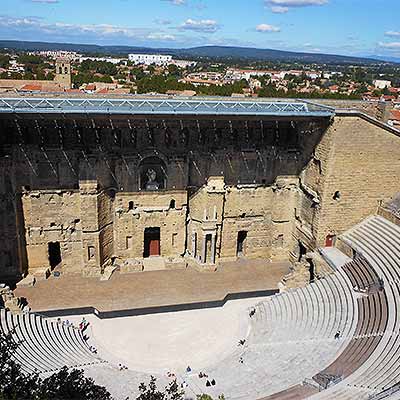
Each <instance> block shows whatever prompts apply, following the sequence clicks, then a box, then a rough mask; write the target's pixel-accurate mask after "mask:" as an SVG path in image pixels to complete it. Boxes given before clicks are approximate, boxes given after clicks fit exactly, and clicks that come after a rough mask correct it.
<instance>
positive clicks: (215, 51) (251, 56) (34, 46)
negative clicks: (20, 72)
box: [0, 40, 384, 64]
mask: <svg viewBox="0 0 400 400" xmlns="http://www.w3.org/2000/svg"><path fill="white" fill-rule="evenodd" d="M0 48H9V49H14V50H26V51H37V50H67V51H77V52H81V53H93V54H110V55H126V54H128V53H156V54H166V53H168V54H171V55H174V56H181V57H193V58H210V59H231V60H237V59H247V60H253V61H255V60H259V61H283V62H301V63H317V64H376V63H382V62H384V61H383V60H382V59H373V58H366V57H364V58H363V57H350V56H342V55H335V54H319V53H302V52H292V51H283V50H273V49H257V48H251V47H232V46H201V47H192V48H187V49H171V48H150V47H136V46H100V45H94V44H73V43H46V42H27V41H17V40H0Z"/></svg>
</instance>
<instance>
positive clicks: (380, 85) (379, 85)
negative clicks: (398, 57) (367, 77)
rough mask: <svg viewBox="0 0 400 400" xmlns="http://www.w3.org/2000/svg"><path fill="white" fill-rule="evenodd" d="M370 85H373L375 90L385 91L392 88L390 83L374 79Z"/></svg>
mask: <svg viewBox="0 0 400 400" xmlns="http://www.w3.org/2000/svg"><path fill="white" fill-rule="evenodd" d="M372 83H373V84H374V86H375V88H376V89H386V88H390V87H391V86H392V82H391V81H385V80H382V79H376V80H374V81H373V82H372Z"/></svg>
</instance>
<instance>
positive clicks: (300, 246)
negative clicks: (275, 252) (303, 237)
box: [297, 240, 307, 261]
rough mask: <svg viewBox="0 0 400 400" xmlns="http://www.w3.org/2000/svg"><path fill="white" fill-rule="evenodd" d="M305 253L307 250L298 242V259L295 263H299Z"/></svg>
mask: <svg viewBox="0 0 400 400" xmlns="http://www.w3.org/2000/svg"><path fill="white" fill-rule="evenodd" d="M306 253H307V248H306V246H304V244H303V243H302V242H301V241H300V240H299V259H298V260H297V261H301V260H302V259H303V257H304V256H305V255H306Z"/></svg>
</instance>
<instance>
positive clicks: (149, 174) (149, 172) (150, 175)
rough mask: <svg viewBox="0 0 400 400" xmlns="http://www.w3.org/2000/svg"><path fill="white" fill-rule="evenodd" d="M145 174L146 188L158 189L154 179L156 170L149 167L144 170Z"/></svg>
mask: <svg viewBox="0 0 400 400" xmlns="http://www.w3.org/2000/svg"><path fill="white" fill-rule="evenodd" d="M146 176H147V183H146V190H158V189H159V188H160V185H159V184H158V182H157V181H156V178H157V172H156V171H154V169H153V168H149V169H148V170H147V172H146Z"/></svg>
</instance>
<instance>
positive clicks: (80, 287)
mask: <svg viewBox="0 0 400 400" xmlns="http://www.w3.org/2000/svg"><path fill="white" fill-rule="evenodd" d="M289 266H290V263H289V262H268V261H266V260H240V261H238V262H232V263H226V264H223V265H222V266H220V267H218V269H217V271H212V272H211V271H207V272H206V271H204V272H203V271H202V272H199V271H196V270H195V269H193V268H187V269H185V270H166V271H149V272H139V273H132V274H123V275H122V274H120V273H119V272H115V273H114V274H113V275H112V277H111V279H110V280H109V281H100V280H99V278H83V277H82V276H81V275H61V276H60V277H58V278H55V277H53V276H51V277H50V278H49V279H47V280H43V281H38V282H36V284H35V286H34V287H24V288H17V289H16V290H15V291H14V293H15V295H16V296H21V297H25V298H26V299H27V300H28V304H29V306H30V307H31V309H32V310H33V311H35V312H44V311H58V310H63V311H68V310H71V311H73V310H74V309H75V310H76V309H83V308H87V307H94V308H95V309H97V310H98V311H100V312H104V313H107V312H108V313H112V312H118V311H123V310H135V309H137V310H139V309H140V310H146V309H148V310H149V313H151V312H157V311H156V310H154V309H155V308H158V307H168V306H179V305H190V304H198V305H199V307H198V308H200V307H201V303H204V307H206V306H207V302H215V301H221V300H223V299H224V298H225V297H226V296H227V295H228V294H237V293H243V294H244V293H245V295H244V296H243V297H251V295H252V293H253V294H255V293H256V292H262V291H269V290H271V291H273V290H277V289H278V282H279V281H280V280H281V278H282V277H283V276H284V275H285V274H287V273H288V272H289ZM260 295H261V293H260ZM165 311H168V310H165ZM143 313H146V312H143Z"/></svg>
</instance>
